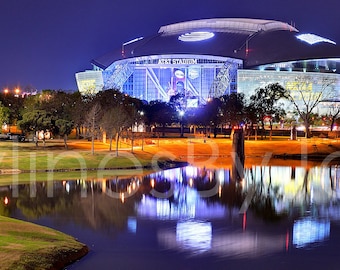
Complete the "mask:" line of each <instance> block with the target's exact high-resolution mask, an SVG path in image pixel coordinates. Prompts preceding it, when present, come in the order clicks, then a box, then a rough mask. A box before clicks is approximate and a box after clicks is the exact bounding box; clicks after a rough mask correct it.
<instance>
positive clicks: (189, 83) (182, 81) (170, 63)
mask: <svg viewBox="0 0 340 270" xmlns="http://www.w3.org/2000/svg"><path fill="white" fill-rule="evenodd" d="M239 68H242V61H241V60H236V59H231V58H226V57H214V56H202V55H159V56H148V57H138V58H129V59H126V60H121V61H117V62H115V63H113V64H112V65H111V66H110V67H108V68H107V69H106V70H105V71H103V78H104V89H110V88H118V89H120V90H121V91H122V92H124V93H126V94H129V95H131V96H133V97H136V98H139V99H142V100H147V101H151V100H162V101H169V99H170V97H171V96H173V95H176V94H178V93H180V94H183V95H184V96H185V97H187V98H189V99H190V98H193V99H198V100H199V101H200V102H203V103H204V102H205V101H206V100H207V99H208V97H211V96H220V95H223V94H228V93H231V92H235V91H236V89H237V86H236V84H237V70H238V69H239ZM221 78H224V79H223V80H221Z"/></svg>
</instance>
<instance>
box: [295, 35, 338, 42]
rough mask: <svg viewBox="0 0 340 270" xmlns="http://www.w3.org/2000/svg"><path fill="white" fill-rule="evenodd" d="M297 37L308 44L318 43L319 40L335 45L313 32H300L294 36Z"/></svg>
mask: <svg viewBox="0 0 340 270" xmlns="http://www.w3.org/2000/svg"><path fill="white" fill-rule="evenodd" d="M296 37H297V38H298V39H300V40H302V41H304V42H307V43H308V44H310V45H313V44H316V43H320V42H328V43H331V44H334V45H336V43H335V42H334V41H332V40H330V39H328V38H323V37H320V36H317V35H314V34H300V35H297V36H296Z"/></svg>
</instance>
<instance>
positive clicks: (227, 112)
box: [220, 93, 245, 126]
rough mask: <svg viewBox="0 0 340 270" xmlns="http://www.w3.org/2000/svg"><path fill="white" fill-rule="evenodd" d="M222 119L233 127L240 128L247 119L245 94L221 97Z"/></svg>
mask: <svg viewBox="0 0 340 270" xmlns="http://www.w3.org/2000/svg"><path fill="white" fill-rule="evenodd" d="M220 100H221V113H222V119H223V121H224V122H225V123H228V124H229V125H231V126H240V124H241V122H242V121H244V118H245V112H244V109H245V97H244V94H243V93H231V94H230V95H224V96H222V97H220Z"/></svg>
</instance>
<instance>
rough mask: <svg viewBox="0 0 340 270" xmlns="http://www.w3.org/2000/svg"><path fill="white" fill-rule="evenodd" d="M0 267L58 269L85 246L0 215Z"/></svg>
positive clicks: (67, 237) (82, 253) (47, 230)
mask: <svg viewBox="0 0 340 270" xmlns="http://www.w3.org/2000/svg"><path fill="white" fill-rule="evenodd" d="M0 236H1V237H0V269H3V270H5V269H10V270H19V269H20V270H21V269H26V270H27V269H62V268H63V267H64V266H66V265H68V264H70V263H71V262H73V261H75V260H76V259H78V258H80V257H82V256H84V255H85V254H86V253H87V252H88V249H87V247H86V246H85V245H83V244H82V243H80V242H78V241H76V240H75V239H74V238H73V237H70V236H68V235H66V234H63V233H60V232H58V231H55V230H52V229H49V228H45V227H42V226H38V225H35V224H31V223H28V222H24V221H19V220H15V219H11V218H7V217H2V216H0Z"/></svg>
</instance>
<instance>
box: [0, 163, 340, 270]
mask: <svg viewBox="0 0 340 270" xmlns="http://www.w3.org/2000/svg"><path fill="white" fill-rule="evenodd" d="M242 174H243V175H241V177H238V178H237V180H235V172H234V171H233V170H232V169H207V168H196V167H191V166H187V167H181V168H175V169H169V170H164V171H160V172H155V173H152V174H149V175H146V176H131V177H130V176H129V177H127V176H124V177H121V176H116V177H109V178H103V179H93V180H83V179H78V180H67V179H64V180H60V181H52V182H51V181H50V182H34V181H32V182H31V183H29V184H27V185H19V186H18V187H15V188H14V187H13V186H2V187H0V199H1V203H0V207H1V208H0V210H1V213H0V214H2V215H7V216H10V217H14V218H18V219H23V220H27V221H30V222H33V223H37V224H41V225H44V226H48V227H51V228H54V229H57V230H59V231H62V232H65V233H67V234H70V235H72V236H74V237H76V238H77V239H79V241H80V242H83V243H85V244H86V245H88V247H89V248H90V252H89V254H88V255H87V256H85V257H84V258H82V259H81V260H80V261H78V262H76V263H74V264H72V265H70V266H68V267H67V269H82V270H84V269H95V268H97V269H176V270H179V269H226V268H228V269H319V268H321V267H323V268H324V269H339V267H340V266H339V265H338V264H339V263H338V255H339V250H340V180H339V179H340V167H338V166H324V167H321V166H316V167H310V168H305V167H290V166H252V167H250V168H246V169H244V171H243V172H242Z"/></svg>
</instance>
